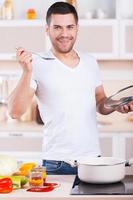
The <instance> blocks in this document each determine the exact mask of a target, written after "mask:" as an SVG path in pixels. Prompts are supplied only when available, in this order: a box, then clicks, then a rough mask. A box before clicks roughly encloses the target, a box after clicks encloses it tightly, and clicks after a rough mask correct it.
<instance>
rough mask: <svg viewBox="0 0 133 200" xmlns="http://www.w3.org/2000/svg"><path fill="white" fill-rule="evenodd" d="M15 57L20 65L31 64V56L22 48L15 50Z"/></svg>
mask: <svg viewBox="0 0 133 200" xmlns="http://www.w3.org/2000/svg"><path fill="white" fill-rule="evenodd" d="M16 56H17V59H18V61H19V62H21V63H24V64H29V63H30V62H32V54H31V53H30V52H28V51H26V50H25V49H24V48H22V47H19V48H17V52H16Z"/></svg>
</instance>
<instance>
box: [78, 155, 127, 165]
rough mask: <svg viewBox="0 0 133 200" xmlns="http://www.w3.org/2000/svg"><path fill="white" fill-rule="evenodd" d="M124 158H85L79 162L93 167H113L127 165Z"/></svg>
mask: <svg viewBox="0 0 133 200" xmlns="http://www.w3.org/2000/svg"><path fill="white" fill-rule="evenodd" d="M125 162H126V161H125V160H124V159H122V158H117V157H96V158H84V159H81V160H79V161H78V163H79V164H84V165H93V166H111V165H118V164H122V163H125Z"/></svg>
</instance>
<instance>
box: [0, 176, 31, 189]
mask: <svg viewBox="0 0 133 200" xmlns="http://www.w3.org/2000/svg"><path fill="white" fill-rule="evenodd" d="M4 178H8V179H11V181H12V186H13V189H20V188H22V187H23V186H24V185H25V184H26V183H27V182H28V178H27V177H25V176H8V177H3V176H0V181H1V180H2V179H4Z"/></svg>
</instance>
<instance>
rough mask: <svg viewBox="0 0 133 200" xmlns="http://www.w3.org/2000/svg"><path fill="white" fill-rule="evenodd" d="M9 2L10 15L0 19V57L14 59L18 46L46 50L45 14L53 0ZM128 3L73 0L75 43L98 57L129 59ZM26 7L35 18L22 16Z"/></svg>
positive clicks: (131, 30)
mask: <svg viewBox="0 0 133 200" xmlns="http://www.w3.org/2000/svg"><path fill="white" fill-rule="evenodd" d="M13 2H14V19H13V20H0V38H1V39H0V43H1V46H0V60H15V48H16V47H18V46H24V47H25V48H26V49H28V50H32V51H37V52H44V51H47V50H48V49H49V47H50V42H49V40H48V38H47V36H46V34H45V31H44V26H45V15H46V11H47V9H48V7H49V6H50V5H51V4H52V3H54V2H56V1H55V0H51V1H48V0H45V1H44V0H38V1H36V0H32V1H29V2H27V1H26V0H20V1H17V0H14V1H13ZM20 2H22V3H21V6H20ZM132 4H133V3H132V1H131V0H112V1H107V0H90V1H88V0H85V1H81V0H77V5H78V6H77V10H78V13H79V17H80V20H79V24H80V27H79V35H78V41H77V43H76V47H78V48H79V49H81V50H83V51H88V52H89V53H91V54H93V55H94V56H95V57H96V58H98V59H99V60H100V59H101V60H106V59H132V55H133V48H132V46H133V45H131V44H132V32H133V28H132V18H133V14H132V9H131V8H132ZM28 8H34V9H35V10H36V13H37V19H36V20H26V11H27V10H28ZM90 13H91V15H90ZM99 13H100V14H99ZM88 16H89V17H88ZM125 20H127V21H129V22H125ZM3 38H4V39H3Z"/></svg>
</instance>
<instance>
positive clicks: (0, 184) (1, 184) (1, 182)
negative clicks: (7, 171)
mask: <svg viewBox="0 0 133 200" xmlns="http://www.w3.org/2000/svg"><path fill="white" fill-rule="evenodd" d="M12 190H13V183H12V180H11V179H10V178H1V179H0V193H9V192H12Z"/></svg>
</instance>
